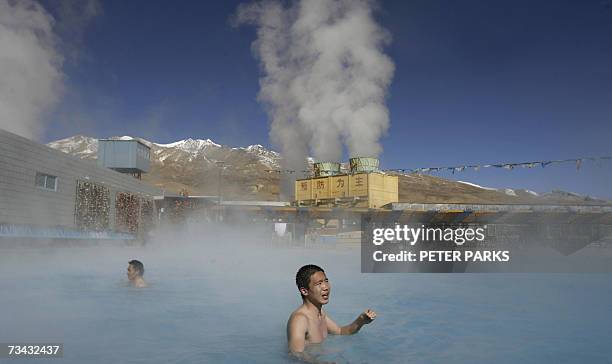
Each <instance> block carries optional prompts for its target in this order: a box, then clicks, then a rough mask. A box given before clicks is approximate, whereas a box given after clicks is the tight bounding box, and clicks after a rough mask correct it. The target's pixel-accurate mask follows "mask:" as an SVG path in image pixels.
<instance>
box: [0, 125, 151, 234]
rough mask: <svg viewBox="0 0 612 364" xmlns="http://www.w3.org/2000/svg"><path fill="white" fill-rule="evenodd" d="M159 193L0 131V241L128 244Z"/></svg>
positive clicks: (142, 225) (148, 223)
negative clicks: (114, 241)
mask: <svg viewBox="0 0 612 364" xmlns="http://www.w3.org/2000/svg"><path fill="white" fill-rule="evenodd" d="M126 145H128V144H126ZM143 151H144V149H143ZM143 151H141V152H139V153H143ZM147 168H148V166H147ZM161 194H162V192H161V190H159V189H158V188H156V187H153V186H150V185H147V184H145V183H143V182H141V181H140V180H138V179H135V178H133V177H132V176H130V175H126V174H122V173H119V172H116V171H114V170H111V169H108V168H104V167H100V166H97V165H96V162H95V161H94V162H92V161H86V160H81V159H79V158H77V157H73V156H71V155H68V154H65V153H62V152H60V151H57V150H55V149H52V148H49V147H47V146H45V145H42V144H38V143H36V142H33V141H31V140H28V139H25V138H23V137H20V136H18V135H15V134H12V133H9V132H7V131H5V130H1V129H0V241H1V240H2V239H5V240H6V239H9V240H10V239H15V238H51V239H134V238H136V237H137V236H139V235H141V234H142V233H143V232H144V231H146V230H147V229H149V228H150V227H151V226H152V224H153V223H154V220H155V218H156V216H157V211H156V210H155V205H154V202H153V196H155V195H161Z"/></svg>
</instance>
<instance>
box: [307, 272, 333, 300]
mask: <svg viewBox="0 0 612 364" xmlns="http://www.w3.org/2000/svg"><path fill="white" fill-rule="evenodd" d="M330 293H331V284H330V283H329V280H328V279H327V276H326V275H325V273H323V272H316V273H315V274H313V275H311V276H310V282H309V283H308V295H307V297H308V299H309V300H310V301H311V302H313V303H320V304H322V305H324V304H326V303H328V302H329V295H330Z"/></svg>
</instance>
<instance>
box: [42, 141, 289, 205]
mask: <svg viewBox="0 0 612 364" xmlns="http://www.w3.org/2000/svg"><path fill="white" fill-rule="evenodd" d="M109 139H117V140H131V139H138V140H140V141H141V142H143V143H145V144H147V145H148V146H150V148H151V171H150V173H148V174H146V175H145V176H143V180H145V181H147V180H148V181H149V182H150V183H153V184H155V185H158V186H159V187H162V188H165V189H168V190H171V191H174V192H178V191H180V190H183V189H186V190H187V191H188V192H189V193H190V194H216V193H217V190H218V188H219V169H220V168H222V169H223V170H222V175H221V176H222V179H223V181H222V182H221V183H222V184H223V186H222V188H223V189H225V190H227V191H226V192H227V194H229V195H230V196H235V197H240V198H243V197H244V196H246V195H253V193H254V194H255V195H260V194H262V193H263V195H264V196H259V197H262V198H263V197H268V198H269V197H270V196H268V195H269V194H276V193H278V187H277V180H278V175H277V174H275V173H269V172H268V170H274V169H279V168H280V167H279V166H280V155H279V154H278V153H277V152H275V151H273V150H269V149H267V148H265V147H264V146H262V145H259V144H255V145H250V146H247V147H228V146H223V145H221V144H217V143H215V142H214V141H212V140H210V139H191V138H189V139H185V140H179V141H176V142H172V143H167V144H162V143H155V142H151V141H148V140H145V139H141V138H133V137H131V136H115V137H111V138H109ZM47 145H48V146H49V147H51V148H54V149H57V150H60V151H62V152H65V153H68V154H72V155H74V156H77V157H80V158H82V159H89V160H95V159H97V153H98V140H97V139H96V138H92V137H87V136H82V135H77V136H73V137H70V138H66V139H61V140H57V141H54V142H51V143H48V144H47ZM273 180H276V182H275V183H272V184H271V182H272V181H273ZM271 185H274V187H271Z"/></svg>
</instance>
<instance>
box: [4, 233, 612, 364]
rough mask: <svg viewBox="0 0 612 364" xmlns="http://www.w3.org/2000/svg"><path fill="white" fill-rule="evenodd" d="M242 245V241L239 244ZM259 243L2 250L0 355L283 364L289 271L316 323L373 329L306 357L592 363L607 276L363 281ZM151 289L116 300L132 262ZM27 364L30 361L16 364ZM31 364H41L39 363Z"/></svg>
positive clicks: (353, 270)
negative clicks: (58, 347) (59, 352)
mask: <svg viewBox="0 0 612 364" xmlns="http://www.w3.org/2000/svg"><path fill="white" fill-rule="evenodd" d="M246 236H249V238H248V239H247V238H246ZM257 236H258V233H257V232H249V233H248V234H246V233H245V234H236V233H229V234H221V233H220V232H218V231H216V232H210V233H207V232H202V231H199V232H196V231H194V232H192V233H181V234H178V233H177V234H166V235H165V236H159V237H158V239H157V240H156V241H154V242H152V243H151V244H149V245H147V246H145V247H101V246H92V247H83V248H54V249H50V248H46V249H0V292H1V294H0V307H1V308H2V311H1V314H0V342H62V343H64V345H65V346H64V359H62V360H61V361H60V360H57V359H56V360H54V361H53V362H62V363H251V362H253V363H285V362H289V361H290V360H289V358H288V357H287V355H286V338H285V325H286V320H287V318H288V316H289V314H290V312H291V311H292V310H294V309H295V308H296V307H297V306H298V305H299V304H300V298H299V295H298V292H297V289H296V287H295V283H294V276H295V272H296V270H297V269H298V268H299V266H301V265H303V264H307V263H315V264H319V265H321V266H322V267H323V268H324V269H325V270H326V272H327V274H328V276H329V278H330V280H331V283H332V295H331V301H330V304H329V305H327V306H326V309H327V312H328V313H329V314H330V315H331V317H333V318H334V319H335V320H336V321H337V322H339V323H342V324H346V323H348V322H350V321H352V320H353V319H354V318H355V317H356V315H357V314H358V313H360V312H361V311H362V310H363V309H365V308H369V307H371V308H373V309H374V310H376V311H377V312H378V318H377V319H376V321H375V322H374V323H372V324H371V325H368V326H366V327H364V328H363V329H362V331H361V332H360V333H359V334H357V335H354V336H348V337H333V336H332V337H330V338H329V340H328V341H327V342H325V343H324V344H323V345H320V346H316V347H313V348H311V349H310V350H312V352H313V353H315V354H316V355H321V358H322V359H326V360H333V361H336V362H340V363H347V362H350V363H407V362H415V363H432V362H435V363H440V362H452V363H490V362H496V363H516V362H523V363H525V362H527V363H544V362H550V363H557V362H572V363H603V362H609V358H610V357H612V349H611V348H610V346H609V343H610V342H611V341H612V334H611V333H610V327H612V317H611V316H610V314H609V308H610V307H612V283H611V279H610V278H612V277H611V276H610V275H604V274H591V275H562V274H557V275H543V274H542V275H537V274H533V275H529V274H508V275H506V274H495V275H488V274H456V275H446V274H429V275H428V274H369V275H365V274H361V273H359V250H358V249H348V250H334V249H305V248H297V247H286V246H285V247H278V246H276V247H275V246H272V245H271V244H269V243H267V242H266V240H264V239H263V238H262V239H258V238H257ZM134 258H136V259H140V260H141V261H143V262H144V264H145V270H146V272H145V278H146V280H147V282H148V283H149V285H150V287H149V288H146V289H134V288H130V287H128V286H127V279H126V275H125V269H126V268H127V262H128V260H130V259H134ZM20 362H27V360H24V361H20ZM33 362H36V363H42V362H45V360H41V359H36V360H35V361H33Z"/></svg>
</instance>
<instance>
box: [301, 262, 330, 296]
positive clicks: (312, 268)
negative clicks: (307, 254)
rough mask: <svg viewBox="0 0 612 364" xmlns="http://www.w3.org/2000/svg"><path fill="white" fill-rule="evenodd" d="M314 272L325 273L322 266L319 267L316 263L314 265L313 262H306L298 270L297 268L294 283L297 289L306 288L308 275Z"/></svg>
mask: <svg viewBox="0 0 612 364" xmlns="http://www.w3.org/2000/svg"><path fill="white" fill-rule="evenodd" d="M316 272H323V273H325V271H324V270H323V268H321V267H319V266H318V265H314V264H308V265H305V266H303V267H302V268H300V270H298V272H297V274H296V275H295V284H296V285H297V287H298V289H300V288H306V289H308V284H310V276H312V275H313V274H315V273H316ZM300 295H301V296H304V295H302V292H301V291H300Z"/></svg>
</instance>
